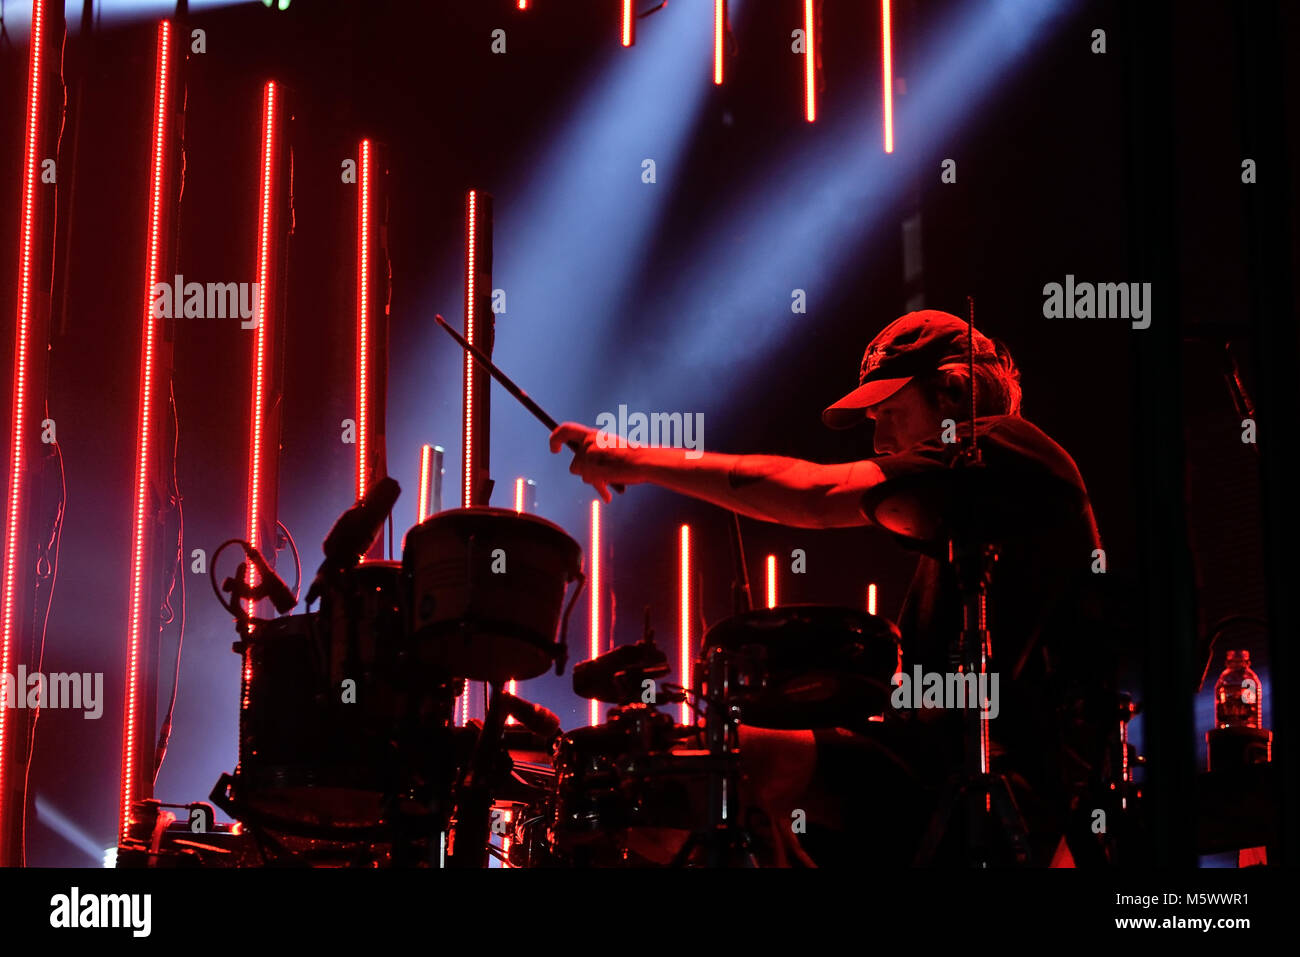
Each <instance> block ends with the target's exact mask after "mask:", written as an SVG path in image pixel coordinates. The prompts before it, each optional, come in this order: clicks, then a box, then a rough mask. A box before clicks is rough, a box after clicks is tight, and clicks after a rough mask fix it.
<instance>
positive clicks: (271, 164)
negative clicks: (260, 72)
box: [248, 82, 276, 611]
mask: <svg viewBox="0 0 1300 957" xmlns="http://www.w3.org/2000/svg"><path fill="white" fill-rule="evenodd" d="M275 126H276V88H275V83H274V82H269V83H267V84H266V86H265V87H263V89H262V168H261V176H260V177H259V179H260V182H261V186H260V188H259V197H258V203H257V210H258V214H257V283H258V286H257V288H258V302H257V332H256V333H255V339H254V344H253V410H252V411H253V415H252V420H253V427H252V435H251V436H250V438H249V442H248V449H249V451H248V541H249V542H250V543H251V544H252V546H253V547H254V548H256V549H258V550H259V551H261V549H262V540H261V535H262V528H263V527H264V526H263V520H264V519H265V517H266V516H264V515H263V514H262V510H263V502H264V494H263V493H264V489H263V488H262V482H263V479H264V468H263V467H264V465H265V462H264V461H263V458H264V456H265V446H266V436H265V435H264V434H263V433H265V431H266V374H267V369H266V365H267V362H266V359H267V337H268V335H269V331H268V327H269V326H270V323H269V322H268V321H267V318H268V316H269V315H270V313H271V310H270V309H268V308H267V302H268V298H267V293H268V290H270V286H271V243H272V241H273V239H272V233H271V230H272V216H273V210H274V208H275V150H276V142H275ZM270 557H271V559H272V560H274V557H275V556H274V555H272V556H270ZM256 574H257V570H256V569H255V568H253V567H252V564H251V563H250V564H249V568H248V583H249V584H250V585H253V584H256V582H257V579H256ZM249 610H250V611H252V610H253V609H252V607H251V606H250V608H249Z"/></svg>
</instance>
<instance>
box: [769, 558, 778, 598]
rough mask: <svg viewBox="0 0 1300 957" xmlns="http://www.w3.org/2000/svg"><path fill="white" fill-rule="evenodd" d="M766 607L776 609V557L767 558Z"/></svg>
mask: <svg viewBox="0 0 1300 957" xmlns="http://www.w3.org/2000/svg"><path fill="white" fill-rule="evenodd" d="M767 607H768V608H775V607H776V556H775V555H768V556H767Z"/></svg>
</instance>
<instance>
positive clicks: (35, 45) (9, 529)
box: [0, 0, 46, 863]
mask: <svg viewBox="0 0 1300 957" xmlns="http://www.w3.org/2000/svg"><path fill="white" fill-rule="evenodd" d="M45 7H46V0H36V2H35V4H34V5H33V7H32V34H31V48H30V50H29V51H28V55H27V130H26V134H25V138H24V141H23V203H22V226H21V238H20V240H19V244H18V245H19V250H18V256H19V259H18V321H17V323H16V331H15V335H14V386H13V398H12V402H13V404H12V405H11V406H10V408H11V409H12V413H11V418H10V425H9V502H8V508H7V509H6V515H5V567H4V626H3V627H4V632H3V638H2V639H0V675H10V674H12V673H13V658H14V654H15V650H16V649H15V645H16V638H17V634H18V621H17V618H18V608H16V607H15V605H16V603H15V597H16V595H17V589H18V583H17V579H18V563H19V559H20V557H21V556H20V554H19V553H20V552H21V551H22V548H23V542H22V508H23V500H22V491H23V488H22V486H23V474H24V472H25V471H26V469H25V459H26V450H27V441H26V436H27V426H28V424H27V399H28V395H27V392H28V388H29V386H30V383H29V382H28V378H29V376H30V371H31V370H30V368H29V366H28V363H29V361H30V358H31V357H29V356H28V354H27V352H28V350H29V349H30V348H31V337H32V283H33V276H32V273H33V272H34V271H35V257H36V176H37V169H38V166H37V164H38V162H39V160H40V157H39V156H38V150H39V149H40V118H41V92H42V91H41V77H42V73H43V72H44V70H45V61H44V57H43V56H42V54H43V52H44V46H45V12H46V11H45ZM19 693H22V691H21V690H20V692H19ZM8 715H9V709H8V708H6V707H4V705H3V703H2V702H0V852H3V848H4V846H5V844H6V839H5V835H6V833H7V827H8V825H7V822H6V820H5V814H6V811H7V810H8V808H7V803H8V802H7V800H6V795H7V793H8V792H7V791H6V787H7V782H6V779H5V768H6V766H7V765H8V763H9V753H8V747H7V745H8V743H9V736H8V726H9V722H8V720H7V719H8ZM19 813H21V809H20V810H19ZM0 863H5V862H3V861H0Z"/></svg>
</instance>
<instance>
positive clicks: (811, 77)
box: [803, 0, 817, 123]
mask: <svg viewBox="0 0 1300 957" xmlns="http://www.w3.org/2000/svg"><path fill="white" fill-rule="evenodd" d="M814 29H815V24H814V22H813V0H803V56H804V62H803V99H804V117H805V118H806V119H807V120H808V122H809V123H812V122H814V121H816V119H817V54H816V42H817V41H816V38H815V37H814V36H813V33H814Z"/></svg>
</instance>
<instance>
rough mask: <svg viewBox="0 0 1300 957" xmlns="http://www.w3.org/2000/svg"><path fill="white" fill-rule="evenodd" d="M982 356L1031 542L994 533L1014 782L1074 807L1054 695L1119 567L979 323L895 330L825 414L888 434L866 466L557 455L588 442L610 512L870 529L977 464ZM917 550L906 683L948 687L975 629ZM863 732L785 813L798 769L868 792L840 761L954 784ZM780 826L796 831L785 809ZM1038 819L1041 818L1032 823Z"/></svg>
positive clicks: (998, 730)
mask: <svg viewBox="0 0 1300 957" xmlns="http://www.w3.org/2000/svg"><path fill="white" fill-rule="evenodd" d="M969 342H973V348H974V357H973V358H974V378H975V407H976V408H975V411H976V416H977V417H976V428H975V434H976V438H977V444H978V446H979V450H980V453H981V456H982V460H983V465H984V466H985V467H986V469H987V471H988V474H989V475H990V477H992V479H993V483H994V488H995V490H996V492H995V494H997V495H998V497H999V498H1000V499H1002V501H1001V502H1000V504H1001V505H1003V506H1007V507H1005V508H1002V509H995V510H993V511H994V514H999V515H1001V514H1005V515H1006V516H1008V517H1007V519H1006V521H1005V524H1006V525H1007V526H1012V525H1015V526H1017V527H1014V528H1013V527H1006V528H1002V529H996V530H994V531H995V532H996V533H997V534H996V537H997V538H998V540H999V545H998V547H999V554H998V561H997V564H996V571H995V574H994V577H993V585H992V596H993V597H992V599H991V617H990V630H991V634H992V636H993V638H992V640H993V646H994V653H995V658H994V668H995V670H997V671H1000V672H1001V678H1002V681H1001V691H1002V701H1001V706H1000V712H1001V713H1000V716H999V719H998V721H997V722H995V726H994V729H993V733H994V736H995V738H996V739H998V740H999V741H1001V742H1002V743H1003V744H1004V745H1006V746H1007V747H1008V748H1009V749H1011V750H1012V751H1013V753H1014V751H1015V747H1016V745H1018V746H1019V748H1020V755H1019V756H1020V759H1021V760H1020V761H1018V762H1015V765H1014V766H1013V767H1012V770H1016V771H1020V770H1025V771H1026V774H1027V775H1028V776H1030V777H1033V776H1034V772H1033V770H1032V769H1034V768H1037V769H1038V772H1037V778H1038V780H1036V781H1034V782H1032V783H1033V784H1034V785H1035V786H1036V788H1037V790H1038V792H1039V800H1038V801H1037V802H1035V801H1033V800H1029V801H1028V804H1029V805H1031V806H1032V805H1035V803H1039V804H1042V803H1046V804H1050V805H1053V806H1059V804H1060V802H1061V801H1063V800H1065V799H1066V798H1065V796H1064V795H1063V794H1061V793H1057V792H1059V791H1060V790H1061V789H1062V788H1064V787H1066V785H1064V784H1063V783H1062V781H1063V780H1064V777H1065V776H1068V775H1066V769H1062V768H1061V767H1059V766H1058V764H1059V762H1058V761H1057V758H1056V757H1055V756H1054V755H1047V754H1044V753H1043V750H1044V749H1047V748H1049V743H1050V739H1051V736H1052V734H1054V732H1053V731H1052V730H1051V729H1050V722H1049V721H1048V720H1047V718H1049V717H1050V714H1049V712H1050V711H1051V710H1052V709H1053V708H1054V707H1055V705H1054V704H1053V703H1052V702H1049V701H1047V700H1045V699H1044V698H1043V695H1042V694H1041V693H1040V691H1041V689H1042V688H1043V687H1044V686H1045V685H1046V684H1047V682H1045V681H1044V678H1045V677H1046V676H1048V675H1050V674H1058V675H1059V674H1060V673H1062V672H1063V670H1064V669H1072V668H1076V667H1077V668H1083V667H1085V665H1084V662H1085V661H1087V658H1088V656H1087V655H1085V654H1084V650H1085V649H1084V648H1083V647H1081V645H1080V642H1079V641H1078V640H1077V638H1076V636H1071V635H1070V634H1069V629H1068V628H1067V627H1065V626H1064V625H1063V624H1061V623H1063V622H1068V621H1069V620H1070V618H1071V614H1072V610H1073V609H1071V607H1070V605H1071V603H1072V602H1073V601H1075V599H1076V595H1077V588H1076V583H1077V582H1079V581H1081V580H1082V578H1083V577H1084V576H1087V575H1088V574H1090V573H1092V572H1095V571H1096V570H1097V567H1098V565H1097V563H1098V560H1099V558H1100V560H1101V561H1103V562H1104V557H1101V554H1102V553H1101V552H1100V551H1099V550H1100V548H1101V541H1100V538H1099V536H1098V533H1097V527H1096V523H1095V521H1094V518H1093V513H1092V508H1091V505H1090V504H1089V501H1088V494H1087V490H1086V487H1085V485H1084V482H1083V479H1082V477H1081V476H1080V474H1079V470H1078V468H1077V466H1076V465H1075V463H1074V460H1073V459H1072V458H1071V457H1070V455H1069V453H1067V452H1066V451H1065V450H1064V449H1063V448H1062V447H1061V446H1060V445H1058V444H1057V443H1056V442H1054V441H1053V440H1052V439H1051V438H1049V437H1048V436H1047V435H1046V434H1045V433H1044V432H1043V431H1042V430H1041V429H1039V428H1038V427H1037V426H1035V425H1033V424H1032V423H1031V422H1030V421H1029V420H1028V419H1026V418H1024V417H1023V416H1022V415H1021V386H1020V372H1019V370H1018V369H1017V367H1016V364H1015V362H1014V361H1013V360H1012V357H1011V355H1010V353H1009V351H1008V350H1007V349H1006V347H1005V346H1004V345H1002V344H1001V343H999V342H995V341H994V340H991V339H989V338H988V337H986V336H984V335H982V334H981V333H979V332H974V334H973V335H972V334H971V332H970V330H969V329H968V327H967V324H966V322H965V321H963V320H962V319H960V318H958V317H957V316H954V315H951V314H949V313H946V312H940V311H937V310H923V311H920V312H912V313H908V314H907V315H904V316H902V317H901V318H899V319H896V320H895V321H893V322H891V323H890V324H889V325H887V326H886V327H885V328H884V329H883V330H882V331H881V332H880V333H879V334H878V335H877V336H876V337H875V338H874V339H872V340H871V342H870V344H869V345H868V346H867V349H866V352H865V354H864V355H863V357H862V365H861V369H860V373H859V378H858V386H857V388H855V389H854V390H853V391H851V392H849V393H848V394H847V395H845V396H844V397H843V398H841V399H840V400H839V401H838V402H835V403H834V404H833V405H831V406H830V407H829V408H827V409H826V410H825V411H824V412H823V413H822V420H823V422H824V423H825V424H826V425H827V426H829V427H830V428H834V429H845V428H851V427H855V426H860V425H863V424H870V425H872V426H874V429H873V430H872V435H871V442H872V446H873V450H874V452H875V455H874V456H872V457H869V458H863V459H860V460H858V461H854V462H845V463H839V464H830V465H823V464H819V463H815V462H809V461H804V460H801V459H794V458H785V457H780V456H771V455H728V454H722V453H716V452H706V453H704V454H703V455H701V454H700V453H699V452H698V451H695V450H692V451H691V456H694V457H691V456H687V455H686V454H685V450H682V449H672V448H620V447H617V446H619V445H622V444H623V443H613V442H604V441H598V433H597V431H596V430H594V429H591V428H588V427H586V426H583V425H578V424H575V423H572V422H566V423H564V424H563V425H561V426H559V427H558V428H557V429H556V430H555V431H554V432H553V433H552V434H551V451H552V452H558V451H559V450H560V449H561V448H562V447H564V446H565V445H566V444H567V443H570V442H573V441H575V440H576V442H577V443H578V444H579V447H580V449H581V450H580V451H579V452H577V453H576V454H575V455H574V460H573V463H572V465H571V466H570V471H571V472H573V473H575V474H577V475H580V476H581V477H582V478H583V479H584V480H585V481H586V482H588V483H590V484H591V485H592V486H594V487H595V489H596V490H597V491H598V492H599V493H600V495H601V496H602V497H603V498H604V499H605V500H606V501H608V500H609V498H610V495H609V486H610V485H612V484H614V483H622V484H624V485H632V484H636V483H638V482H649V483H653V484H655V485H660V486H663V487H665V488H669V489H673V490H675V491H677V492H681V493H683V494H686V495H689V496H692V497H694V498H697V499H702V500H704V501H707V502H712V503H713V504H715V505H719V506H721V507H723V508H726V509H731V510H734V511H736V512H739V513H740V514H742V515H747V516H750V517H752V518H756V519H761V520H764V521H769V522H775V523H778V524H782V525H790V526H795V527H799V528H840V527H846V526H860V525H870V524H872V520H871V517H870V515H869V514H868V513H869V508H868V507H866V506H864V496H867V493H869V492H871V491H872V490H873V489H876V487H877V486H880V485H881V483H884V482H886V481H889V480H894V479H905V478H906V477H908V476H915V475H917V474H919V473H924V472H931V471H936V470H943V469H947V468H949V466H950V465H951V464H952V462H953V460H954V458H955V457H956V456H957V455H959V454H960V453H961V449H962V446H963V440H965V439H966V438H967V437H968V436H969V435H970V421H969V420H970V388H971V381H970V380H971V361H970V360H971V355H970V351H969V347H968V343H969ZM1063 490H1065V492H1066V493H1067V494H1062V491H1063ZM1017 516H1018V517H1017ZM906 544H909V546H912V547H917V548H919V550H920V552H921V554H920V555H919V560H918V565H917V569H916V573H915V576H914V578H913V581H912V584H911V586H910V588H909V590H908V592H907V595H906V597H905V599H904V602H903V608H902V612H901V614H900V616H899V620H898V624H899V627H900V630H901V631H902V634H903V641H904V669H905V670H910V669H911V668H912V666H914V665H916V664H920V665H921V666H922V668H923V669H924V670H925V671H926V672H940V673H942V672H945V671H947V670H948V669H949V667H950V665H949V664H948V663H947V662H948V651H949V643H950V641H951V639H952V638H953V636H954V635H955V634H956V633H957V632H958V631H959V629H960V627H961V616H960V604H959V594H958V591H957V587H956V581H955V578H954V575H953V573H952V569H951V566H950V565H949V564H948V563H947V561H946V560H945V558H946V551H945V550H944V549H943V547H942V546H943V543H941V542H935V543H929V544H928V545H926V544H920V545H917V544H916V543H913V542H907V543H906ZM1103 567H1104V566H1103ZM1065 673H1068V671H1066V672H1065ZM852 730H853V731H854V732H855V733H854V734H852V735H850V734H848V733H847V732H845V731H843V730H841V731H839V732H829V731H827V732H819V733H818V737H817V741H818V749H817V752H818V754H817V762H816V771H815V772H814V771H813V770H812V768H813V763H812V762H811V761H805V762H802V763H801V762H799V761H791V760H789V759H787V760H786V761H785V762H783V767H785V768H786V770H787V773H785V774H784V775H782V777H781V780H780V781H779V782H773V783H772V790H773V793H777V792H779V793H780V795H781V796H780V798H779V799H778V800H777V804H780V805H783V804H786V803H789V802H790V801H793V800H795V799H796V798H795V797H794V792H796V791H798V790H799V788H800V786H801V785H802V783H803V782H800V781H799V780H798V775H797V774H795V773H794V772H793V771H791V770H790V769H791V768H794V767H802V768H803V769H804V770H803V771H802V772H800V773H802V774H804V775H805V776H812V777H813V778H814V780H813V781H812V784H813V788H812V791H813V792H816V791H818V790H820V791H821V792H822V794H821V797H827V793H826V792H833V791H835V790H836V789H837V788H838V789H840V790H841V791H842V789H843V788H844V787H845V786H856V785H853V784H852V782H853V781H854V780H855V778H854V776H852V775H850V776H849V777H848V778H847V779H845V777H844V767H843V765H844V762H843V761H842V760H840V761H836V760H834V759H832V757H831V755H832V754H833V753H834V752H836V751H841V752H842V751H843V750H845V749H846V748H847V749H848V750H849V751H850V752H852V753H854V754H858V753H861V754H862V755H865V756H867V757H864V758H863V760H868V761H870V762H872V764H873V766H874V767H875V768H877V769H885V770H886V771H887V773H888V774H890V775H892V776H893V777H894V778H897V777H898V775H899V773H900V772H899V770H898V769H899V768H900V767H902V766H903V765H906V766H908V767H909V768H913V769H917V770H918V773H920V777H921V779H922V782H923V783H924V784H926V785H931V786H932V785H933V784H934V783H935V780H937V779H939V778H942V777H943V776H944V775H945V774H946V773H947V772H950V771H952V770H954V769H953V768H951V767H946V766H939V765H936V766H935V767H934V768H932V769H930V770H929V771H928V772H927V771H926V770H925V769H924V768H922V767H921V765H920V763H918V762H922V756H921V755H919V754H916V753H904V754H902V755H901V763H900V760H899V758H900V755H899V754H898V753H896V752H895V745H896V744H897V746H898V747H900V748H903V749H905V750H908V751H912V752H916V751H918V750H920V751H926V752H931V753H932V752H933V749H931V748H925V747H920V748H918V747H909V746H908V744H907V743H902V744H898V742H907V741H908V740H909V739H908V738H907V735H906V734H904V735H902V736H901V737H896V738H891V737H889V734H890V732H887V731H885V730H883V728H881V726H876V727H874V728H871V729H852ZM863 731H868V732H869V735H870V736H867V735H864V734H862V733H860V732H863ZM742 733H743V732H742ZM760 737H762V736H759V735H755V734H752V733H750V734H749V735H748V736H747V738H746V746H745V748H744V749H743V750H748V751H750V752H751V755H752V752H753V750H754V749H756V748H758V749H762V748H770V747H773V746H774V745H773V742H772V741H770V740H767V741H759V740H758V738H760ZM775 746H776V747H777V749H778V750H779V749H780V745H779V744H777V745H775ZM855 760H856V759H855ZM922 763H923V762H922ZM1044 769H1046V770H1044ZM994 770H995V771H996V770H999V768H998V767H995V768H994ZM1002 770H1006V768H1002ZM837 778H838V779H839V780H838V781H837V780H835V779H837ZM900 780H901V779H900ZM874 783H875V784H877V785H878V784H879V783H880V782H879V780H878V779H877V780H875V782H874ZM901 786H902V785H901V784H900V787H901ZM871 790H876V788H874V787H873V788H871ZM810 794H811V792H810ZM1045 795H1048V796H1045ZM834 796H835V795H834V794H831V795H830V797H832V798H833V797H834ZM1017 796H1018V799H1022V796H1021V795H1019V794H1018V795H1017ZM817 797H818V795H817V794H811V796H810V797H809V802H810V803H812V804H814V805H816V804H817V803H818V802H817V800H816V798H817ZM830 803H831V804H835V803H836V802H835V801H833V800H832V801H831V802H830ZM1022 810H1024V806H1022ZM776 813H778V814H781V816H783V817H786V816H785V815H784V814H782V812H781V809H780V808H779V807H778V808H777V809H776ZM1044 813H1045V814H1046V815H1047V816H1046V823H1044V824H1041V825H1039V826H1038V830H1039V831H1040V833H1033V827H1032V826H1031V837H1033V838H1035V840H1036V841H1037V842H1038V847H1039V857H1040V858H1041V857H1042V856H1046V857H1048V858H1050V857H1051V856H1052V853H1053V848H1057V849H1059V840H1058V838H1059V836H1060V833H1061V831H1062V829H1063V828H1064V824H1063V823H1062V820H1061V818H1060V815H1059V814H1052V813H1047V812H1044ZM1026 816H1027V817H1028V816H1031V814H1030V812H1029V811H1026ZM786 819H787V820H788V817H786ZM923 823H924V822H918V825H917V826H920V825H922V824H923ZM1035 823H1037V822H1031V825H1033V824H1035ZM1049 831H1050V832H1052V833H1046V832H1049ZM1044 848H1045V849H1046V850H1045V851H1044V850H1043V849H1044ZM1039 862H1040V863H1046V861H1042V860H1040V861H1039Z"/></svg>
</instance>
